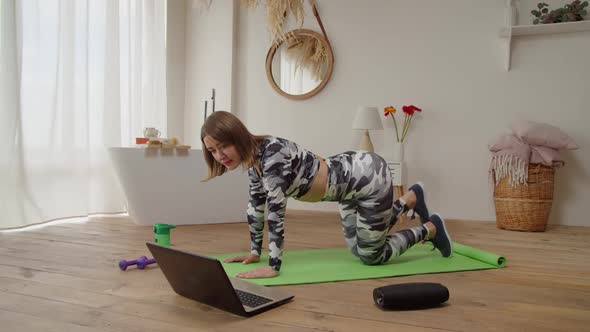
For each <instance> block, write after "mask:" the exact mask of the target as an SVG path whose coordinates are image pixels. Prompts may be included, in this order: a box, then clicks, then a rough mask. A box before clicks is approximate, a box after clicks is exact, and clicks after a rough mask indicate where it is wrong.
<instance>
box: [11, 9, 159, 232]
mask: <svg viewBox="0 0 590 332" xmlns="http://www.w3.org/2000/svg"><path fill="white" fill-rule="evenodd" d="M0 2H1V9H0V17H1V18H0V29H1V30H0V34H1V37H2V39H1V52H0V68H1V75H0V96H1V99H0V121H1V122H0V135H1V136H0V137H1V139H2V141H1V144H0V149H1V150H2V151H0V209H1V210H0V218H1V219H0V229H6V228H15V227H21V226H25V225H30V224H37V223H42V222H46V221H49V220H54V219H60V218H66V217H73V216H87V215H89V214H93V213H112V212H122V211H124V210H125V206H124V197H123V195H122V193H121V191H120V188H119V187H118V182H117V180H116V177H115V175H114V173H113V170H112V166H111V162H110V159H109V157H108V153H107V148H108V147H111V146H131V145H134V138H135V137H138V136H143V135H142V133H141V131H142V128H143V127H148V126H149V127H158V128H159V129H161V131H162V134H163V135H166V132H165V131H166V126H167V123H166V67H165V64H166V0H121V1H118V0H16V1H15V0H1V1H0Z"/></svg>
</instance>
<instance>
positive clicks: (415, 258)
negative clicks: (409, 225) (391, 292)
mask: <svg viewBox="0 0 590 332" xmlns="http://www.w3.org/2000/svg"><path fill="white" fill-rule="evenodd" d="M453 247H454V248H453V252H454V253H453V256H451V257H450V258H444V257H442V256H441V255H440V253H439V251H438V250H435V251H432V244H430V243H426V244H417V245H414V246H413V247H411V248H410V249H409V250H408V251H406V252H405V253H403V255H401V256H399V257H394V258H392V259H391V260H390V261H389V262H388V263H386V264H383V265H375V266H368V265H364V264H363V263H362V262H361V261H360V260H359V259H358V258H357V257H355V256H353V255H352V254H351V253H350V252H349V251H348V249H346V248H334V249H311V250H294V251H288V250H286V251H285V253H284V255H283V265H282V266H281V274H280V275H279V276H277V277H274V278H261V279H248V281H251V282H254V283H256V284H259V285H265V286H279V285H297V284H310V283H320V282H330V281H344V280H357V279H373V278H387V277H395V276H407V275H413V274H426V273H441V272H456V271H469V270H484V269H497V268H501V267H504V266H506V259H505V258H504V257H502V256H499V255H496V254H494V253H491V252H488V251H484V250H481V249H477V248H474V247H470V246H466V245H463V244H460V243H457V242H454V243H453ZM243 254H244V253H241V254H236V253H233V254H219V255H212V256H213V257H215V258H218V259H220V260H223V259H224V258H226V257H233V256H237V255H243ZM222 265H223V268H224V269H225V271H226V273H227V274H228V275H229V276H235V274H236V273H240V272H245V271H249V270H252V269H254V268H256V267H259V266H266V265H268V255H267V254H263V255H262V257H261V260H260V262H259V263H255V264H247V265H245V264H242V263H223V262H222Z"/></svg>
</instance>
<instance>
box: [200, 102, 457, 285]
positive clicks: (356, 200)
mask: <svg viewBox="0 0 590 332" xmlns="http://www.w3.org/2000/svg"><path fill="white" fill-rule="evenodd" d="M201 142H202V143H203V147H204V148H203V153H204V155H205V160H206V162H207V165H208V166H209V177H208V179H211V178H213V177H216V176H220V175H223V174H224V173H225V172H226V171H231V170H234V169H236V168H238V166H240V165H242V167H243V168H246V169H248V177H249V181H250V198H249V203H248V210H247V215H248V225H249V229H250V240H251V244H250V254H249V255H246V256H238V257H233V258H228V259H226V260H225V262H242V263H244V264H248V263H254V262H258V261H260V253H261V249H262V234H263V228H264V211H265V206H268V228H269V229H268V232H269V244H268V247H269V265H268V266H264V267H259V268H257V269H254V270H251V271H248V272H244V273H239V274H237V275H236V276H237V277H241V278H268V277H274V276H277V275H278V274H279V271H280V268H281V263H282V261H281V258H282V254H283V241H284V227H283V225H284V217H285V209H286V206H287V199H288V198H289V197H293V198H295V199H298V200H301V201H306V202H318V201H337V202H339V203H340V205H339V208H340V215H341V221H342V225H343V231H344V237H345V239H346V242H347V245H348V248H349V249H350V251H351V252H352V254H354V255H355V256H357V257H359V258H360V260H361V261H362V262H363V263H364V264H367V265H377V264H382V263H385V262H387V261H388V260H389V259H390V258H391V257H396V256H399V255H401V254H402V253H403V252H404V251H406V250H407V249H408V248H410V247H411V246H413V245H414V244H416V243H418V242H421V241H424V240H430V241H432V242H433V244H434V247H435V248H437V249H438V250H439V251H440V252H441V254H442V255H443V256H444V257H449V256H450V255H451V253H452V242H451V239H450V237H449V234H448V232H447V230H446V227H445V224H444V221H443V219H442V218H441V217H440V216H439V215H437V214H434V215H432V216H430V218H429V220H425V219H426V218H428V209H427V207H426V203H425V202H424V189H423V185H422V184H420V183H418V184H415V185H413V186H412V187H410V188H409V190H408V192H407V193H406V194H404V195H403V196H402V197H400V198H399V199H398V200H395V201H394V197H393V184H392V180H391V173H390V171H389V169H388V168H387V163H386V162H385V160H383V158H381V157H380V156H378V155H377V154H374V153H370V152H364V151H356V152H355V151H349V152H344V153H342V154H338V155H336V156H333V157H330V158H328V159H325V160H324V159H322V158H320V157H318V156H316V155H315V154H313V153H311V152H309V151H307V150H305V149H303V148H302V147H300V146H299V145H297V144H296V143H294V142H291V141H288V140H285V139H282V138H277V137H272V136H257V135H252V134H251V133H250V132H249V131H248V129H247V128H246V127H245V126H244V124H243V123H242V122H241V121H240V120H239V119H238V118H237V117H236V116H234V115H233V114H231V113H228V112H222V111H219V112H215V113H213V114H211V115H210V116H209V117H208V118H207V120H206V121H205V123H204V124H203V127H202V128H201ZM410 210H414V211H415V212H416V213H418V215H419V216H420V218H421V221H422V222H423V224H422V225H421V226H418V227H413V228H410V229H405V230H402V231H400V232H397V233H394V234H391V235H388V233H389V232H390V230H391V229H392V227H393V225H394V224H395V223H396V221H397V219H398V218H399V216H401V215H402V214H403V213H407V212H408V211H410Z"/></svg>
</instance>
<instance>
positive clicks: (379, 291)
mask: <svg viewBox="0 0 590 332" xmlns="http://www.w3.org/2000/svg"><path fill="white" fill-rule="evenodd" d="M448 299H449V290H448V289H447V287H445V286H443V285H441V284H437V283H430V282H411V283H403V284H396V285H389V286H383V287H379V288H375V289H374V290H373V300H374V301H375V304H376V305H377V306H379V307H380V308H382V309H392V310H410V309H426V308H433V307H436V306H439V305H440V304H442V303H444V302H446V301H447V300H448Z"/></svg>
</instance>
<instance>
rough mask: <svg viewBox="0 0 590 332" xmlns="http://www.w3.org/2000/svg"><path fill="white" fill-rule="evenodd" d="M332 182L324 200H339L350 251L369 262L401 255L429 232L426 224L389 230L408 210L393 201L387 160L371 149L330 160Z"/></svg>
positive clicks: (330, 179)
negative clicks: (391, 231) (371, 151)
mask: <svg viewBox="0 0 590 332" xmlns="http://www.w3.org/2000/svg"><path fill="white" fill-rule="evenodd" d="M326 164H327V165H328V185H327V190H326V194H325V195H324V197H323V198H322V200H323V201H332V202H333V201H337V202H339V203H340V204H339V208H340V217H341V221H342V229H343V231H344V238H345V240H346V243H347V245H348V248H349V249H350V251H351V252H352V253H353V254H354V255H355V256H357V257H359V258H360V260H361V261H362V262H363V263H364V264H367V265H377V264H382V263H385V262H387V261H388V260H389V259H390V258H391V257H392V256H393V257H397V256H399V255H401V254H402V253H403V252H405V251H406V250H407V249H408V248H410V247H411V246H413V245H414V244H416V243H418V242H420V241H422V240H423V239H424V238H425V237H426V235H427V232H428V231H427V229H426V227H424V226H419V227H414V228H410V229H405V230H402V231H400V232H397V233H395V234H392V235H388V233H389V231H390V230H391V228H392V227H393V225H395V223H396V222H397V220H398V218H399V216H400V215H401V214H402V213H404V212H406V211H407V210H408V208H407V207H405V206H404V205H403V204H402V203H400V202H399V200H396V201H394V200H393V198H394V197H393V183H392V179H391V172H390V171H389V169H388V168H387V162H385V160H383V158H382V157H380V156H379V155H377V154H375V153H370V152H353V151H350V152H345V153H342V154H339V155H336V156H333V157H330V158H328V159H326Z"/></svg>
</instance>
